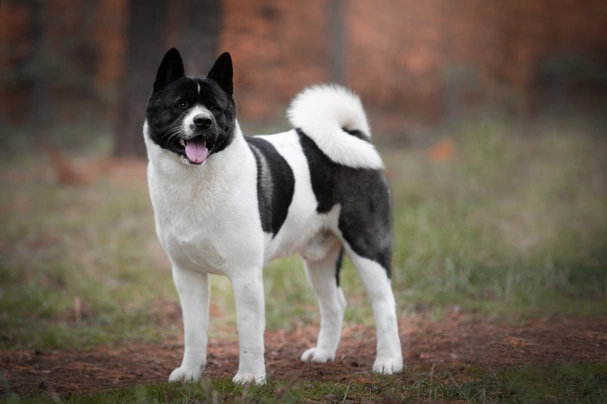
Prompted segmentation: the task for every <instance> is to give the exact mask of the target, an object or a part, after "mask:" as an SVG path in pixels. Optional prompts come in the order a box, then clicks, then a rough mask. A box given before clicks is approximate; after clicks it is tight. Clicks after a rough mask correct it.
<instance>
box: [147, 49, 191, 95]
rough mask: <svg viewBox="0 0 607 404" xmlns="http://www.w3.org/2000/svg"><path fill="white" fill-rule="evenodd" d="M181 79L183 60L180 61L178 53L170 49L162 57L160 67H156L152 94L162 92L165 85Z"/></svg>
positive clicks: (183, 72) (183, 73) (182, 75)
mask: <svg viewBox="0 0 607 404" xmlns="http://www.w3.org/2000/svg"><path fill="white" fill-rule="evenodd" d="M182 77H185V71H184V68H183V60H181V55H180V54H179V51H178V50H177V49H175V48H171V49H169V50H168V52H167V53H166V54H165V55H164V58H162V62H161V63H160V67H158V72H157V73H156V81H154V91H153V92H154V93H156V92H158V91H160V90H162V89H163V88H165V87H166V86H167V85H169V84H171V83H172V82H174V81H175V80H177V79H180V78H182Z"/></svg>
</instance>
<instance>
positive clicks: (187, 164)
mask: <svg viewBox="0 0 607 404" xmlns="http://www.w3.org/2000/svg"><path fill="white" fill-rule="evenodd" d="M232 93H233V81H232V60H231V57H230V55H229V54H228V53H224V54H222V55H221V56H219V58H218V59H217V61H216V62H215V64H214V66H213V67H212V69H211V70H210V72H209V74H208V75H207V76H206V77H202V76H199V77H188V76H186V75H185V73H184V68H183V62H182V59H181V56H180V55H179V52H178V51H177V50H176V49H171V50H169V51H168V52H167V53H166V55H165V56H164V59H163V60H162V63H161V64H160V67H159V69H158V74H157V76H156V81H155V82H154V89H153V92H152V95H151V96H150V98H149V101H148V105H147V109H146V121H145V123H144V128H143V133H144V138H145V143H146V146H147V152H148V157H149V165H148V182H149V188H150V195H151V199H152V204H153V206H154V213H155V219H156V232H157V234H158V238H159V239H160V243H161V244H162V246H163V248H164V249H165V251H166V253H167V254H168V256H169V258H170V261H171V264H172V269H173V279H174V281H175V286H176V288H177V291H178V293H179V298H180V301H181V307H182V310H183V323H184V332H185V352H184V355H183V361H182V363H181V366H180V367H178V368H177V369H175V370H174V371H173V372H172V373H171V375H170V377H169V380H170V381H187V380H197V379H199V377H200V375H201V373H202V371H203V370H204V367H205V364H206V355H207V335H206V332H207V326H208V322H209V299H210V289H209V275H210V274H217V275H225V276H227V277H228V278H229V279H230V281H231V284H232V288H233V289H234V296H235V301H236V313H237V324H238V334H239V336H240V338H239V339H240V363H239V366H238V373H237V374H236V376H235V377H234V381H235V382H240V383H243V382H251V381H254V382H256V383H264V382H265V377H266V369H265V361H264V336H263V334H264V329H265V318H264V290H263V280H262V273H263V268H264V266H265V265H266V264H267V263H268V262H269V261H272V260H273V259H275V258H279V257H283V256H286V255H290V254H295V253H297V254H300V255H301V256H302V258H303V260H304V267H305V271H306V274H307V277H308V279H309V281H310V284H311V285H312V288H313V289H314V292H316V295H317V297H318V303H319V305H320V315H321V322H320V324H321V329H320V334H319V335H318V341H317V344H316V346H315V347H313V348H310V349H308V350H307V351H305V352H304V353H303V354H302V355H301V360H303V361H314V362H326V361H330V360H333V359H334V358H335V351H336V350H337V346H338V345H339V339H340V334H341V327H342V318H343V314H344V309H345V307H346V301H345V299H344V295H343V292H342V290H341V288H340V286H339V269H340V266H341V263H342V258H343V254H344V252H345V253H346V254H347V255H348V257H350V259H351V261H352V263H353V264H354V266H355V267H356V270H357V272H358V274H359V275H360V277H361V279H362V281H363V283H364V286H365V288H366V292H367V295H368V296H369V298H370V299H371V303H372V305H373V313H374V316H375V322H376V325H377V358H376V360H375V363H374V365H373V370H374V371H375V372H378V373H383V374H392V373H395V372H399V371H401V370H402V368H403V357H402V351H401V345H400V340H399V335H398V325H397V319H396V312H395V302H394V296H393V294H392V289H391V286H390V259H391V254H392V213H391V201H390V198H391V195H390V188H389V186H388V182H387V180H386V177H385V176H384V173H383V163H382V160H381V157H380V156H379V154H378V153H377V151H376V150H375V148H374V146H373V145H372V143H371V139H370V137H371V132H370V131H369V125H368V123H367V119H366V116H365V112H364V110H363V108H362V105H361V103H360V100H359V98H358V97H357V96H355V95H353V94H352V93H350V92H349V91H348V90H346V89H344V88H342V87H338V86H328V85H324V86H316V87H312V88H309V89H307V90H305V91H304V92H302V93H301V94H299V95H298V96H297V97H296V98H295V100H294V101H293V102H292V104H291V106H290V108H289V111H288V116H289V119H290V121H291V123H292V124H293V126H294V127H295V129H293V130H290V131H288V132H284V133H279V134H275V135H269V136H256V137H246V136H244V135H243V134H242V132H241V130H240V127H239V126H238V121H237V120H236V106H235V104H234V100H233V99H232Z"/></svg>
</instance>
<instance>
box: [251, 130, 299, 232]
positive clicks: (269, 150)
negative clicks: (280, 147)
mask: <svg viewBox="0 0 607 404" xmlns="http://www.w3.org/2000/svg"><path fill="white" fill-rule="evenodd" d="M245 139H246V140H247V142H248V144H249V148H250V149H251V151H253V155H254V156H255V162H256V163H257V203H258V205H259V215H260V217H261V227H262V229H263V231H264V232H266V233H272V237H274V236H276V234H277V233H278V231H279V230H280V228H281V227H282V225H283V223H284V222H285V220H286V219H287V214H288V213H289V206H291V201H292V200H293V193H294V192H295V176H294V175H293V170H291V167H290V166H289V164H288V163H287V161H286V160H285V159H284V157H282V156H281V155H280V153H278V151H277V150H276V149H275V148H274V146H273V145H272V144H271V143H270V142H268V141H267V140H265V139H261V138H258V137H248V136H245Z"/></svg>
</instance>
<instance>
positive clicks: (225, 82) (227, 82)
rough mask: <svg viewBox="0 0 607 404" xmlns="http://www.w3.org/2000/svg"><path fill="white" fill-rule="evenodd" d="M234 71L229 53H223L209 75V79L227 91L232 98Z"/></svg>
mask: <svg viewBox="0 0 607 404" xmlns="http://www.w3.org/2000/svg"><path fill="white" fill-rule="evenodd" d="M233 74H234V72H233V70H232V57H231V56H230V54H229V53H228V52H224V53H222V54H221V55H220V56H219V57H218V58H217V60H216V61H215V64H214V65H213V67H212V68H211V70H210V71H209V74H207V79H210V80H213V81H214V82H216V83H217V84H219V86H220V87H221V88H222V89H223V91H225V92H226V93H228V94H230V96H232V93H233V92H234V82H233V79H232V77H233Z"/></svg>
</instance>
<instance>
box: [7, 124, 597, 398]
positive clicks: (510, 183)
mask: <svg viewBox="0 0 607 404" xmlns="http://www.w3.org/2000/svg"><path fill="white" fill-rule="evenodd" d="M601 130H603V127H600V128H599V130H596V128H591V127H589V126H588V125H587V124H585V123H580V122H576V121H567V120H563V121H555V122H552V123H544V124H541V125H539V124H538V125H536V126H534V127H532V128H528V129H525V130H521V129H520V128H517V127H515V126H514V125H510V124H504V123H503V122H501V121H499V120H492V121H482V120H480V121H474V122H471V123H468V124H465V125H461V126H459V127H458V128H455V129H453V128H452V130H451V131H450V132H449V133H448V134H447V133H443V135H445V136H447V135H448V137H449V138H450V139H451V140H452V141H453V143H454V144H455V146H456V149H455V153H454V154H453V155H452V156H451V157H450V158H448V159H446V160H443V161H432V160H431V159H429V158H428V155H427V153H425V151H424V150H423V149H421V148H408V149H403V148H398V149H388V148H386V150H383V155H384V158H385V161H386V164H387V166H388V172H389V178H390V182H391V184H392V188H393V199H394V202H395V210H394V218H395V226H394V233H395V240H394V243H395V244H394V258H393V288H394V292H395V295H396V300H397V305H398V308H399V313H398V314H399V316H406V315H407V314H408V313H410V312H412V311H414V310H419V309H424V310H431V311H433V312H434V313H436V315H437V316H440V313H441V312H442V311H443V310H444V309H445V308H447V307H451V306H454V305H457V306H459V307H460V308H461V309H463V310H464V311H467V312H476V313H479V314H480V315H483V316H489V317H493V318H496V317H497V318H508V319H517V318H521V317H540V316H548V315H558V314H563V315H576V316H577V315H583V316H597V315H602V314H605V313H606V312H607V209H605V206H607V163H606V161H605V158H604V155H605V151H606V150H607V137H605V136H604V135H603V136H601V135H600V134H597V132H600V131H601ZM439 135H441V134H440V133H439V134H435V138H438V137H440V136H439ZM0 172H1V173H2V174H1V175H0V255H1V257H2V259H1V260H0V348H2V349H38V350H52V349H59V350H61V349H76V350H86V349H89V348H91V347H94V346H99V345H110V346H120V345H124V344H127V343H128V342H129V341H133V340H137V339H143V340H149V341H161V340H163V339H165V338H167V337H168V336H173V335H175V334H176V333H177V332H178V331H179V328H180V327H181V324H179V323H175V324H172V325H169V326H166V327H164V326H163V327H158V325H157V321H156V319H157V317H158V316H161V315H162V314H163V310H165V306H166V305H167V302H175V301H176V299H177V297H176V293H175V290H174V287H173V285H172V280H171V274H170V268H169V263H168V260H167V259H166V257H165V256H164V254H163V253H162V251H161V250H160V247H159V244H158V242H157V241H156V236H155V231H154V224H153V213H152V210H151V206H150V202H149V197H148V194H147V187H146V184H145V183H144V182H141V183H136V184H133V183H125V184H119V183H115V182H110V181H107V180H100V181H98V182H96V183H94V184H92V185H88V186H85V187H80V188H69V187H62V186H60V185H58V184H56V183H55V182H53V181H49V180H48V177H45V175H46V174H45V165H44V162H43V161H40V160H37V159H35V157H34V156H32V155H27V154H20V155H18V156H8V157H7V158H2V161H0ZM342 274H343V275H342V276H343V281H342V284H343V285H344V292H345V294H346V298H347V299H348V308H347V311H346V323H363V324H368V325H372V316H371V308H370V307H369V304H368V302H367V300H366V299H365V298H364V297H363V296H364V292H363V288H362V284H361V283H360V281H359V280H358V278H357V276H356V273H355V271H354V270H353V268H352V267H351V264H350V263H346V268H345V270H344V271H342ZM212 282H213V284H212V294H213V297H212V301H213V303H214V304H215V305H216V307H217V309H218V310H219V312H220V313H221V314H222V315H221V316H217V317H216V318H214V319H213V321H212V323H211V329H210V333H211V334H213V333H217V332H219V331H221V330H225V329H226V328H229V329H233V328H234V327H235V324H234V321H235V320H234V317H235V316H234V308H233V303H232V302H233V295H232V292H231V288H230V285H229V282H228V281H227V280H226V279H223V278H217V277H213V281H212ZM265 288H266V307H267V313H266V314H267V327H268V329H270V330H275V329H279V328H283V329H287V330H292V329H294V328H295V327H297V325H298V324H301V323H311V322H317V321H318V315H317V311H316V309H311V308H312V307H315V297H314V295H313V293H312V292H311V290H310V288H309V287H308V285H307V281H306V277H305V274H304V272H303V270H302V269H301V263H300V261H299V260H298V259H296V258H289V259H285V260H280V261H277V262H275V263H272V264H271V265H270V266H269V268H267V270H266V273H265ZM287 301H288V302H289V304H285V303H286V302H287ZM294 302H297V304H293V303H294ZM222 335H223V336H224V337H225V334H222ZM606 371H607V369H605V363H604V362H603V363H599V364H596V363H573V364H563V365H551V366H547V367H544V368H540V367H529V368H513V369H504V370H500V371H499V372H497V373H487V372H485V373H483V372H481V374H479V375H477V376H475V378H474V379H471V380H469V381H466V382H462V381H457V382H456V381H455V380H451V378H450V377H449V375H446V374H442V375H432V376H430V375H427V374H426V375H419V374H412V373H410V372H409V373H405V375H404V376H403V378H404V379H394V380H392V381H390V380H383V379H377V380H375V381H373V382H370V384H366V383H341V382H338V381H336V383H335V384H330V383H328V384H322V383H321V384H319V385H314V386H307V385H306V384H305V382H296V383H295V384H294V385H293V386H291V387H290V388H289V389H288V391H287V392H284V393H280V391H281V388H282V387H284V382H280V381H276V382H271V383H270V384H269V385H268V386H266V387H263V388H262V389H261V390H256V389H257V388H252V390H249V391H246V392H243V391H241V390H240V389H239V388H238V387H234V386H233V385H232V384H231V383H230V382H228V381H225V380H217V381H213V382H212V387H209V386H206V387H205V386H199V385H189V386H185V387H181V386H174V385H168V384H158V385H153V386H139V387H136V388H131V389H126V390H116V391H110V392H104V393H98V394H93V395H86V396H78V395H71V396H69V397H67V398H66V397H63V398H61V400H64V401H66V402H123V401H134V402H154V401H157V402H165V401H167V402H192V401H198V402H214V401H216V400H215V398H217V399H218V400H219V401H234V400H243V401H244V402H247V400H249V399H250V400H249V401H252V400H253V398H255V397H257V398H259V397H261V400H262V401H263V400H266V401H271V400H270V397H275V396H276V395H278V394H282V399H281V400H283V401H285V402H310V401H315V400H320V401H322V400H324V401H327V402H329V401H337V402H340V401H344V399H346V400H350V397H354V398H356V397H358V398H360V397H363V399H361V400H362V401H365V400H366V401H374V400H375V399H376V398H377V397H381V400H384V401H386V402H398V401H399V400H401V399H403V398H413V399H415V400H422V399H423V400H425V399H429V400H447V401H449V400H467V399H473V400H475V401H484V400H488V401H493V400H497V401H505V402H519V401H536V400H537V401H546V400H547V401H556V402H559V401H562V402H571V401H580V402H593V401H594V402H596V401H599V400H595V399H596V398H597V397H599V393H604V387H602V386H604V385H605V383H604V382H605V378H604V376H602V375H605V374H607V372H606ZM405 379H406V380H405ZM599 382H602V385H601V384H600V383H599ZM529 383H532V384H529ZM529 386H535V387H533V388H530V387H529ZM369 389H370V390H369ZM374 389H379V390H378V391H379V393H377V394H379V396H375V395H374V394H376V393H374V391H375V390H374ZM213 394H215V396H214V395H213ZM327 397H330V399H329V398H327ZM567 398H571V400H568V399H567ZM4 399H5V400H7V401H8V402H11V401H14V402H19V398H18V397H15V396H10V395H9V396H6V397H4ZM28 400H29V399H28ZM40 400H41V401H42V402H45V401H44V400H46V401H48V398H43V397H41V398H40ZM95 400H97V401H95Z"/></svg>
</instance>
